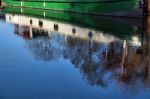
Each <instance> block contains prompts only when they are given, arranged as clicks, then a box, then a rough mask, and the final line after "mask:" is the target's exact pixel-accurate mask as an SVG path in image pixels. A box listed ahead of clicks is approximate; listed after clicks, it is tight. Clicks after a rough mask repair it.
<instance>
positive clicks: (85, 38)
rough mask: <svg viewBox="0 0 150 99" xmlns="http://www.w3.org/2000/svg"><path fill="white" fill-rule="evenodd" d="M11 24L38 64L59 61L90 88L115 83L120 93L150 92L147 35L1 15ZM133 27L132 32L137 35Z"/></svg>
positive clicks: (20, 16)
mask: <svg viewBox="0 0 150 99" xmlns="http://www.w3.org/2000/svg"><path fill="white" fill-rule="evenodd" d="M5 17H6V21H7V22H10V23H13V24H15V29H14V33H15V34H17V35H20V36H22V37H23V39H24V41H25V45H26V48H27V49H28V50H29V51H30V52H31V53H32V55H33V56H34V57H35V59H36V60H38V61H46V62H50V61H52V60H57V59H58V58H60V57H61V58H63V59H67V60H69V61H70V62H71V63H72V64H73V65H74V66H75V68H78V69H79V70H80V72H81V74H82V77H83V79H84V80H85V81H86V82H87V83H88V84H89V85H91V86H100V87H101V88H107V87H108V86H109V85H110V84H111V83H113V82H117V84H118V88H119V89H120V90H121V91H123V92H131V91H132V92H136V91H138V88H140V89H144V88H148V89H149V88H150V85H149V83H150V76H149V70H150V68H149V65H150V64H149V56H150V54H149V34H146V35H144V38H145V39H143V38H140V37H141V34H137V33H133V35H128V34H126V35H125V34H124V37H122V38H121V37H120V36H119V37H118V36H117V35H115V36H114V35H111V34H110V33H106V32H104V31H100V30H94V29H90V28H86V27H80V26H77V25H72V24H69V23H63V22H62V23H61V22H57V21H53V20H46V19H39V18H34V17H27V16H22V15H12V14H5ZM140 31H141V30H140V28H138V27H134V32H140Z"/></svg>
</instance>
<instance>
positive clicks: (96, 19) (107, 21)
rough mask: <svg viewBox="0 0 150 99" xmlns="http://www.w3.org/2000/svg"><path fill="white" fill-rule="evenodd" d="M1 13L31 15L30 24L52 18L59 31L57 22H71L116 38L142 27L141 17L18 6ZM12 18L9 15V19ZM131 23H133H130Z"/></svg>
mask: <svg viewBox="0 0 150 99" xmlns="http://www.w3.org/2000/svg"><path fill="white" fill-rule="evenodd" d="M3 13H5V14H12V16H13V15H22V16H27V17H31V18H29V19H26V22H28V25H30V19H31V20H32V23H38V21H39V23H40V21H41V19H45V20H52V21H54V23H57V24H58V26H59V31H62V30H61V29H60V27H61V26H60V25H59V23H66V24H73V26H72V27H71V28H75V26H78V27H83V28H84V27H86V28H90V29H92V30H96V31H103V33H109V34H113V35H116V36H117V37H118V38H124V39H128V37H127V36H129V35H133V34H136V33H137V31H139V28H141V27H142V26H140V25H139V26H138V24H141V22H142V19H141V18H140V19H137V18H135V19H130V20H129V19H128V20H127V19H124V18H123V19H119V18H115V17H104V16H91V15H85V14H77V13H69V14H68V13H67V12H59V13H57V11H51V10H42V9H31V8H18V7H6V8H5V9H3ZM83 17H84V18H83ZM12 18H13V17H12ZM12 18H11V17H10V19H12ZM33 18H38V20H37V22H33ZM21 19H22V18H21ZM22 20H23V19H22ZM10 21H12V20H10ZM132 21H133V22H132ZM128 22H131V23H128ZM135 22H139V23H135ZM132 23H134V24H133V25H132ZM44 24H45V22H43V26H44ZM53 26H54V24H49V25H48V27H49V28H50V27H52V28H53ZM48 27H47V28H48ZM66 28H67V26H65V27H64V29H66ZM64 29H63V30H64ZM70 30H72V29H70ZM70 32H72V31H70Z"/></svg>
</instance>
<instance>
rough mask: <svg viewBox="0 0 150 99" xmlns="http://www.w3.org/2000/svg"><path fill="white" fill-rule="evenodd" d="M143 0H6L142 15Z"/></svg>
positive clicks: (42, 6) (32, 5)
mask: <svg viewBox="0 0 150 99" xmlns="http://www.w3.org/2000/svg"><path fill="white" fill-rule="evenodd" d="M142 1H143V0H86V1H85V0H4V2H5V3H6V5H7V6H15V7H28V8H35V9H47V10H55V11H65V12H71V13H81V14H92V15H103V16H105V15H107V16H119V17H120V16H122V17H123V16H124V17H141V16H142V9H140V8H142Z"/></svg>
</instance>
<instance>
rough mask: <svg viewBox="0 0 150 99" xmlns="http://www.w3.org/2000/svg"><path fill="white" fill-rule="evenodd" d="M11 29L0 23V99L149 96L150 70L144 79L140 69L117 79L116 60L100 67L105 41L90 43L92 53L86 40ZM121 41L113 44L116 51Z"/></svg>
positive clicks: (137, 98)
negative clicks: (127, 77) (29, 35)
mask: <svg viewBox="0 0 150 99" xmlns="http://www.w3.org/2000/svg"><path fill="white" fill-rule="evenodd" d="M14 29H15V25H14V24H12V23H8V22H5V21H2V20H1V21H0V99H111V98H113V99H141V98H142V99H150V79H149V74H147V76H148V77H147V79H146V80H145V81H144V80H143V79H142V77H143V76H141V75H142V74H141V75H140V73H139V75H140V76H134V75H133V76H134V77H133V78H131V79H132V80H130V81H129V82H128V80H127V81H120V79H119V78H120V61H121V60H120V59H116V60H119V62H118V61H117V62H116V64H115V62H114V63H113V62H112V63H111V62H110V63H109V64H108V66H106V67H105V65H104V64H105V63H104V60H103V58H102V56H101V53H100V52H102V51H103V50H104V49H105V44H103V43H93V45H92V47H93V50H92V51H93V52H92V55H91V54H90V53H91V52H90V48H89V46H91V45H90V43H89V42H90V41H82V39H77V38H75V37H70V40H72V41H74V42H75V43H74V44H70V43H69V40H68V43H66V42H65V36H63V35H61V34H59V33H58V32H52V36H51V38H45V37H39V38H35V39H25V38H23V37H21V36H19V35H17V34H15V33H14ZM114 36H115V35H114ZM122 41H123V40H120V42H118V43H117V44H116V45H115V46H116V51H117V50H118V52H117V53H118V54H117V55H121V52H120V51H121V49H119V48H121V46H122V45H121V44H122ZM43 43H44V44H48V50H47V49H45V48H44V47H42V46H44V44H43ZM120 43H121V44H120ZM41 44H43V45H41ZM82 44H83V45H82ZM43 48H44V49H43ZM94 48H95V50H94ZM44 51H45V52H44ZM98 55H99V56H98ZM113 58H114V57H111V56H110V59H113ZM139 67H140V66H139ZM137 68H138V66H137ZM140 69H141V68H140ZM127 72H128V71H127ZM134 73H135V72H133V74H134ZM136 73H137V72H136ZM142 73H143V72H142ZM131 74H132V73H131Z"/></svg>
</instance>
